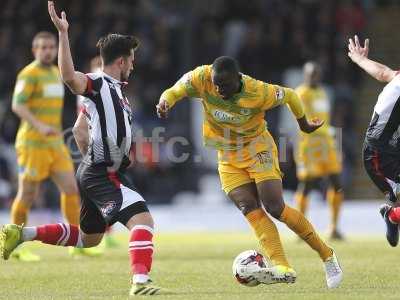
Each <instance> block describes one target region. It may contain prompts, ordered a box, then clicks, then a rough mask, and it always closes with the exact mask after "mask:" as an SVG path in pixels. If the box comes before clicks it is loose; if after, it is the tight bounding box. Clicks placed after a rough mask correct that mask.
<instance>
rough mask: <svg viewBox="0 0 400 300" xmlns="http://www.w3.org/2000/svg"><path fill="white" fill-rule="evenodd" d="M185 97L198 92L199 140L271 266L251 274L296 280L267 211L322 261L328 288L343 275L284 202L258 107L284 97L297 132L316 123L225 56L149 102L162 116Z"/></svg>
mask: <svg viewBox="0 0 400 300" xmlns="http://www.w3.org/2000/svg"><path fill="white" fill-rule="evenodd" d="M185 97H195V98H200V99H201V101H202V104H203V107H204V118H205V122H204V126H203V135H204V140H205V144H206V145H210V146H213V147H215V148H216V149H217V150H218V160H219V162H218V171H219V174H220V179H221V184H222V188H223V190H224V191H225V192H226V194H227V195H228V196H229V198H230V199H231V200H232V201H233V202H234V203H235V204H236V206H237V207H238V208H239V209H240V211H241V212H242V213H243V215H244V216H245V217H246V219H247V221H248V222H249V224H250V226H251V227H252V228H253V230H254V232H255V234H256V236H257V238H258V240H259V242H260V244H261V247H262V248H263V250H264V252H265V254H266V255H267V256H268V257H269V258H270V259H271V261H272V262H273V263H274V265H275V267H274V270H275V272H274V273H273V274H270V276H271V277H272V278H271V277H270V278H269V279H270V280H267V281H265V277H264V278H263V277H262V276H261V277H260V276H259V274H255V276H257V278H258V280H259V281H260V282H263V283H271V282H272V283H274V282H294V281H295V279H296V272H295V271H294V270H293V269H292V268H291V266H290V264H289V263H288V261H287V259H286V256H285V253H284V251H283V247H282V244H281V241H280V237H279V233H278V231H277V228H276V226H275V224H274V222H273V221H272V220H271V218H270V217H269V215H268V214H267V212H268V213H269V214H270V215H271V216H273V217H274V218H276V219H278V220H280V221H281V222H284V223H285V224H286V225H287V226H288V227H289V228H290V229H291V230H293V231H294V232H295V233H296V234H298V235H299V236H300V237H301V238H302V239H303V240H304V241H305V242H306V243H307V244H308V245H309V246H310V247H311V248H312V249H314V250H315V251H317V252H318V254H319V255H320V257H321V259H322V261H323V263H324V267H325V274H326V281H327V285H328V287H329V288H334V287H337V286H338V285H339V284H340V282H341V280H342V276H343V274H342V270H341V268H340V265H339V263H338V260H337V257H336V255H335V253H334V252H333V250H332V249H331V248H330V247H328V246H327V245H326V244H325V243H324V242H323V241H322V240H321V239H320V237H319V236H318V234H317V233H316V231H315V230H314V228H313V226H312V225H311V224H310V222H308V221H307V219H306V218H305V217H304V215H303V214H302V213H300V212H299V211H297V210H295V209H293V208H291V207H289V206H288V205H285V203H284V200H283V197H282V180H281V177H282V174H281V172H280V170H279V162H278V151H277V147H276V145H275V143H274V140H273V138H272V137H271V135H270V134H269V132H268V130H267V127H266V122H265V120H264V114H265V112H266V111H267V110H269V109H271V108H273V107H276V106H278V105H282V104H287V105H288V106H289V107H290V109H291V110H292V112H293V114H294V115H295V116H296V119H297V121H298V124H299V126H300V129H301V130H302V131H304V132H308V133H309V132H313V131H315V130H316V129H318V128H319V127H321V126H322V124H323V122H321V121H318V122H317V121H314V122H309V121H308V120H307V118H306V117H305V115H304V110H303V107H302V105H301V102H300V100H299V98H298V96H297V94H296V93H295V92H294V91H293V90H292V89H289V88H285V87H280V86H278V85H273V84H268V83H265V82H262V81H259V80H256V79H253V78H251V77H250V76H247V75H244V74H241V73H240V72H239V67H238V63H237V62H236V60H234V59H233V58H230V57H226V56H222V57H219V58H217V59H216V60H215V61H214V62H213V64H212V65H205V66H200V67H198V68H196V69H195V70H193V71H190V72H188V73H186V74H185V75H184V76H183V77H182V78H181V79H180V80H179V81H178V82H177V83H176V84H175V85H174V86H173V87H171V88H169V89H167V90H166V91H164V93H163V94H162V95H161V97H160V101H159V103H158V105H157V114H158V115H159V117H161V118H165V117H167V115H168V112H169V110H170V109H171V108H172V107H173V106H174V105H175V103H176V102H177V101H179V100H181V99H183V98H185Z"/></svg>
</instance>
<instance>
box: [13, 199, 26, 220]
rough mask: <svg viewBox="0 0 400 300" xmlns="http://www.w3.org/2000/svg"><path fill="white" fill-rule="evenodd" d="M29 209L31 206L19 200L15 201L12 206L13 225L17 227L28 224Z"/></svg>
mask: <svg viewBox="0 0 400 300" xmlns="http://www.w3.org/2000/svg"><path fill="white" fill-rule="evenodd" d="M29 209H30V205H28V204H26V203H25V202H23V201H21V200H19V199H15V200H14V202H13V204H12V206H11V223H13V224H17V225H22V224H26V221H27V219H28V212H29Z"/></svg>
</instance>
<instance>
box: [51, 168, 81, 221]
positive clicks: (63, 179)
mask: <svg viewBox="0 0 400 300" xmlns="http://www.w3.org/2000/svg"><path fill="white" fill-rule="evenodd" d="M51 179H52V180H53V181H54V183H55V184H56V185H57V187H58V189H59V191H60V205H61V212H62V214H63V216H64V218H65V219H66V220H67V222H68V223H69V224H73V225H78V224H79V211H80V198H79V192H78V186H77V184H76V179H75V175H74V173H73V172H72V171H70V172H55V173H52V174H51Z"/></svg>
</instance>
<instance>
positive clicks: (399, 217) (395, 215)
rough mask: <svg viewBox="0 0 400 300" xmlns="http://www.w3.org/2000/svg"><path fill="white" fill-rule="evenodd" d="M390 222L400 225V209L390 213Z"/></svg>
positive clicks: (397, 208) (395, 208) (396, 208)
mask: <svg viewBox="0 0 400 300" xmlns="http://www.w3.org/2000/svg"><path fill="white" fill-rule="evenodd" d="M389 220H390V222H392V223H395V224H399V223H400V207H393V208H392V209H391V210H390V212H389Z"/></svg>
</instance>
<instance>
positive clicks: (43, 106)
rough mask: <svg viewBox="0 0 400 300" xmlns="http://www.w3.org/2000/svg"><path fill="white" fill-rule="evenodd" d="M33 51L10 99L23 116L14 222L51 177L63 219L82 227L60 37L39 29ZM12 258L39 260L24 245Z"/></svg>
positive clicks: (21, 220) (18, 139) (20, 221)
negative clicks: (68, 142)
mask: <svg viewBox="0 0 400 300" xmlns="http://www.w3.org/2000/svg"><path fill="white" fill-rule="evenodd" d="M32 51H33V55H34V57H35V60H34V61H33V62H32V63H30V64H29V65H27V66H26V67H25V68H24V69H22V70H21V71H20V72H19V74H18V77H17V81H16V85H15V89H14V94H13V100H12V110H13V112H15V113H16V114H17V115H18V116H19V117H20V118H21V124H20V127H19V130H18V134H17V137H16V141H15V148H16V152H17V162H18V192H17V195H16V197H15V199H14V202H13V204H12V207H11V219H12V223H13V224H19V225H20V224H23V223H25V224H26V222H27V217H28V213H29V210H30V207H31V205H32V203H33V201H34V199H35V197H37V194H38V191H39V186H40V183H41V182H42V181H44V180H45V179H47V178H49V177H50V178H51V179H52V180H53V181H54V182H55V183H56V185H57V187H58V189H59V190H60V194H61V210H62V212H63V215H64V217H65V218H66V219H67V220H68V222H69V223H71V224H76V225H78V224H79V210H80V200H79V195H78V188H77V185H76V181H75V176H74V166H73V163H72V159H71V156H70V153H69V151H68V149H67V147H66V146H65V144H64V141H63V136H62V132H61V131H62V123H61V122H62V109H63V101H64V86H63V83H62V81H61V78H60V74H59V71H58V68H57V67H56V66H55V65H54V64H53V63H54V60H55V58H56V55H57V40H56V37H55V36H54V35H53V34H52V33H50V32H39V33H38V34H36V35H35V37H34V38H33V42H32ZM76 251H80V252H82V251H81V250H80V249H79V250H73V252H71V254H78V253H76ZM80 254H83V253H80ZM13 256H14V257H15V258H17V259H19V260H22V261H37V260H40V257H39V256H37V255H35V254H33V253H31V252H30V251H28V249H26V248H22V249H20V250H19V251H16V252H14V253H13Z"/></svg>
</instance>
